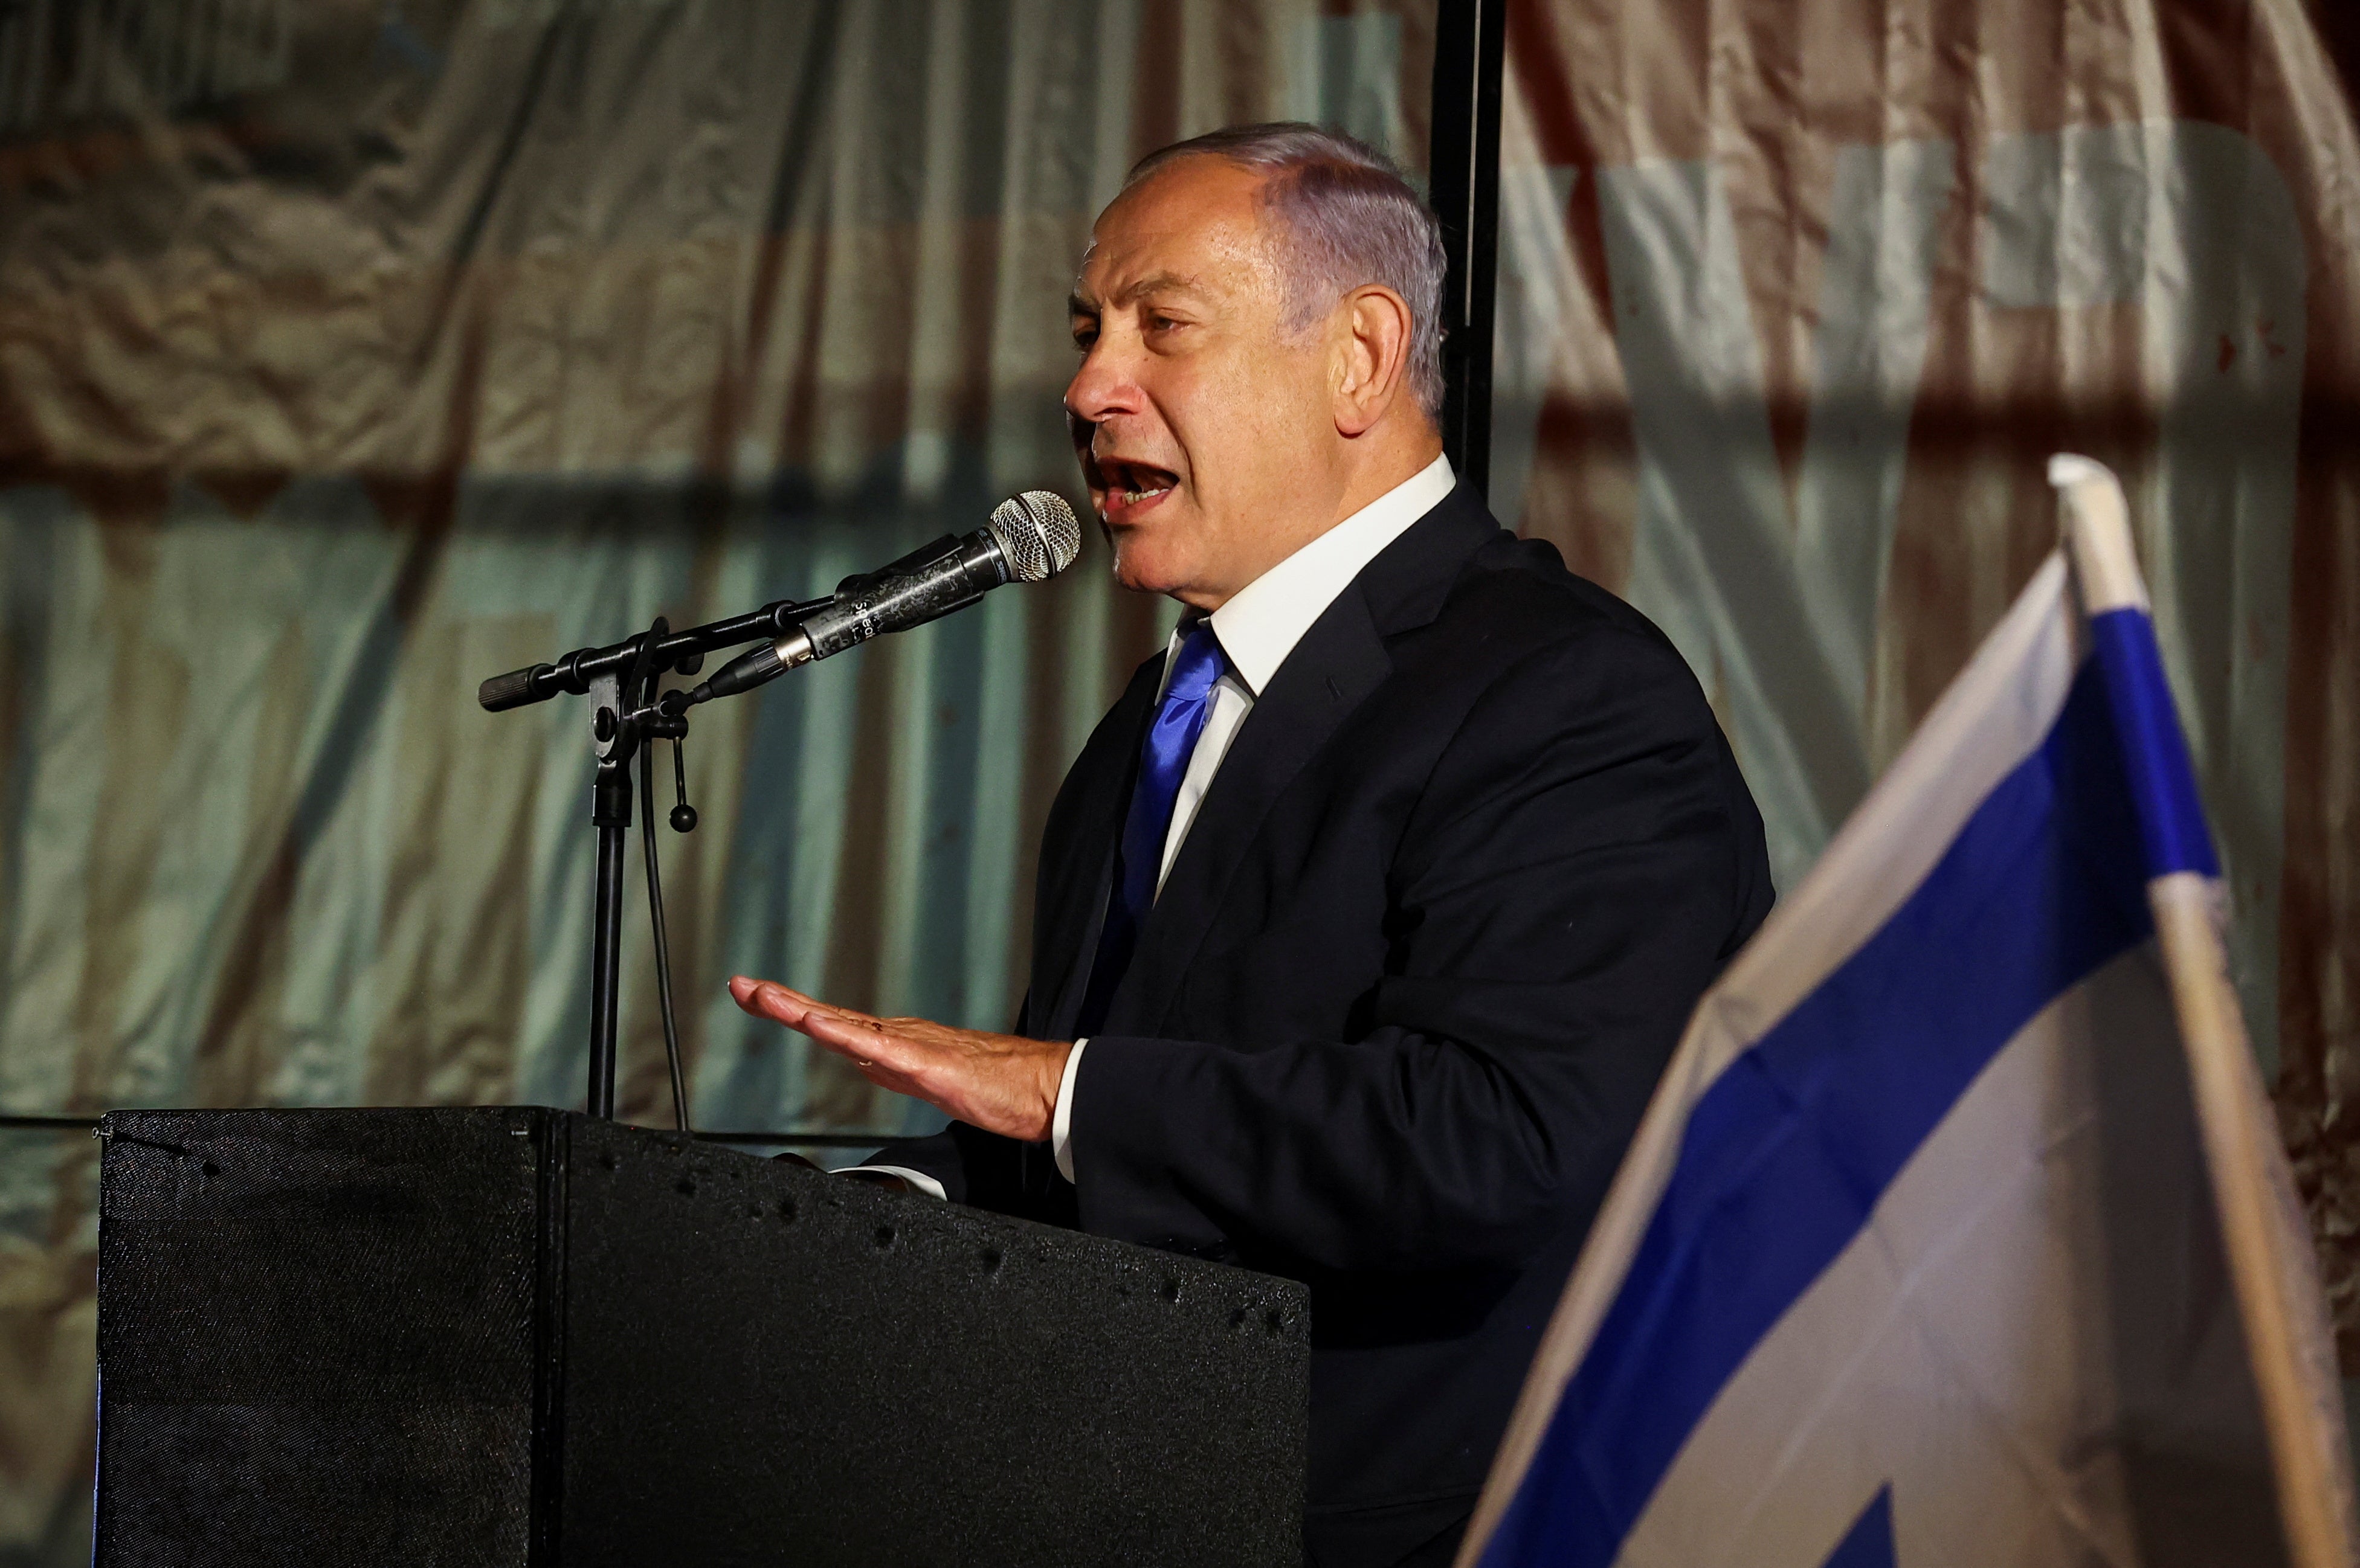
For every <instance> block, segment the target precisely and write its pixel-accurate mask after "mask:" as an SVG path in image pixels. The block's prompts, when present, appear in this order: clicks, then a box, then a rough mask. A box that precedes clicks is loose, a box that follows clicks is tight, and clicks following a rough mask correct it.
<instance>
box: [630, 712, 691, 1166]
mask: <svg viewBox="0 0 2360 1568" xmlns="http://www.w3.org/2000/svg"><path fill="white" fill-rule="evenodd" d="M648 749H649V750H650V751H653V750H654V749H655V743H654V742H653V741H650V742H649V743H648ZM672 749H673V752H674V754H675V755H677V753H678V751H679V749H680V743H679V742H677V741H675V742H673V743H672ZM655 772H656V769H655V758H654V757H640V758H639V844H640V845H641V847H642V848H644V849H645V850H646V851H647V859H648V926H649V929H650V930H651V931H654V933H655V939H656V1007H657V1010H658V1011H659V1012H661V1013H662V1015H663V1037H664V1064H665V1065H666V1066H667V1067H669V1068H671V1069H672V1120H673V1121H675V1122H676V1123H678V1124H679V1126H680V1130H681V1131H683V1132H688V1131H690V1130H692V1129H691V1128H690V1127H689V1125H688V1085H687V1083H686V1081H685V1080H683V1078H682V1076H681V1072H680V1025H679V1024H678V1022H677V1021H675V1020H674V1019H673V1018H672V943H671V942H670V940H669V939H668V938H667V937H666V936H665V934H664V912H663V876H662V874H661V872H659V871H658V870H657V869H656V783H655Z"/></svg>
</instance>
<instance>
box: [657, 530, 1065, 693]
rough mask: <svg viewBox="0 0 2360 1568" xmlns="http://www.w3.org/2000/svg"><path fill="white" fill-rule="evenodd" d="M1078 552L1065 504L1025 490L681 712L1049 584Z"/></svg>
mask: <svg viewBox="0 0 2360 1568" xmlns="http://www.w3.org/2000/svg"><path fill="white" fill-rule="evenodd" d="M1081 551H1082V527H1081V524H1080V523H1079V522H1077V521H1076V519H1075V517H1074V509H1073V507H1071V506H1067V505H1066V504H1065V497H1064V496H1062V495H1055V494H1054V493H1052V492H1050V491H1047V490H1027V491H1026V492H1024V494H1023V495H1015V496H1011V497H1010V498H1009V499H1008V500H1005V501H1002V502H1001V503H1000V505H999V506H997V507H995V508H994V509H993V511H992V514H991V520H990V521H989V523H987V524H985V525H984V526H983V527H982V528H978V529H976V530H975V532H973V533H971V534H967V535H966V536H964V537H963V538H959V539H945V540H944V541H942V542H941V543H940V544H939V545H934V546H929V547H927V548H926V549H924V550H919V551H918V552H917V553H916V554H914V555H909V556H904V557H902V558H901V560H900V561H895V562H893V563H892V564H891V565H890V566H888V567H885V568H884V569H883V570H881V571H880V572H873V573H870V574H869V575H867V576H863V577H851V578H847V579H846V580H845V581H844V582H843V583H840V584H838V585H837V588H836V597H835V598H834V599H833V600H832V601H830V602H829V603H828V604H826V605H825V607H824V608H821V609H817V610H814V611H813V612H812V613H811V614H810V615H805V616H804V617H803V620H802V622H801V624H799V625H797V626H794V627H792V629H790V630H789V631H788V632H787V634H786V635H785V636H783V637H780V638H779V639H778V640H777V641H775V642H769V643H764V644H763V645H762V646H761V647H759V648H755V649H754V650H753V651H752V652H751V653H747V654H741V655H740V656H738V657H737V658H736V659H731V660H730V661H729V662H728V663H727V664H725V665H723V666H722V667H721V668H720V669H719V670H715V671H714V672H713V678H712V679H711V680H709V681H705V682H703V683H702V684H700V685H699V686H697V688H696V689H695V690H694V691H690V692H688V693H687V694H686V700H685V702H683V703H682V704H681V705H682V706H683V707H685V706H689V705H692V704H694V703H697V702H711V701H712V700H713V699H714V698H716V697H734V696H736V695H737V693H738V692H740V691H750V690H752V689H753V688H754V687H757V686H759V685H761V684H762V683H763V682H764V681H775V680H777V679H778V678H779V677H780V676H781V675H783V674H785V673H786V672H787V671H788V670H792V669H794V668H795V667H796V666H797V665H802V664H810V663H812V662H814V660H817V659H825V658H827V657H828V656H829V655H830V654H835V653H842V652H843V651H844V650H845V649H846V648H851V647H853V646H855V645H856V644H859V643H864V642H867V641H868V640H869V638H870V637H881V636H883V635H884V634H885V633H887V632H899V631H907V630H909V629H910V628H911V627H912V626H923V625H925V623H927V622H928V621H931V620H935V619H938V618H940V617H941V616H944V615H949V614H950V613H951V612H952V611H954V610H964V609H966V608H967V606H968V605H969V604H974V603H975V602H976V601H977V600H978V599H980V598H982V597H983V596H984V595H985V594H986V593H989V592H991V590H993V589H994V588H997V587H999V586H1000V584H1001V583H1041V582H1045V581H1047V580H1048V579H1049V578H1052V577H1054V576H1055V575H1056V574H1057V573H1058V572H1063V571H1065V568H1067V567H1068V566H1071V565H1072V564H1073V563H1074V558H1075V557H1076V556H1077V555H1079V554H1080V553H1081ZM665 701H666V702H671V701H672V699H671V698H669V697H668V698H666V699H665Z"/></svg>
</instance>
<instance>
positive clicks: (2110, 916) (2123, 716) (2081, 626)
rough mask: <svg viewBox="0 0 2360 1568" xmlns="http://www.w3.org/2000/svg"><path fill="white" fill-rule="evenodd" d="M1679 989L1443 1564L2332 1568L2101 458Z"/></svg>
mask: <svg viewBox="0 0 2360 1568" xmlns="http://www.w3.org/2000/svg"><path fill="white" fill-rule="evenodd" d="M2050 477H2051V479H2052V481H2053V482H2055V483H2057V484H2058V485H2059V486H2060V488H2061V489H2062V490H2063V492H2064V499H2065V503H2066V506H2065V510H2066V513H2067V528H2066V545H2065V548H2063V549H2062V550H2060V552H2059V553H2058V554H2057V555H2055V556H2054V557H2052V558H2051V559H2050V560H2049V562H2048V563H2047V564H2046V565H2045V566H2043V567H2042V568H2041V570H2040V571H2039V572H2038V573H2037V574H2036V575H2035V576H2034V578H2033V580H2032V582H2031V583H2030V585H2029V586H2028V587H2027V588H2026V589H2025V591H2024V594H2023V596H2022V597H2021V598H2020V599H2019V600H2018V601H2017V602H2016V605H2015V607H2014V608H2013V609H2012V610H2011V611H2010V612H2009V614H2008V615H2007V616H2006V618H2005V620H2004V621H2003V622H2002V623H2001V624H2000V626H1998V627H1997V628H1996V629H1995V630H1994V632H1993V633H1992V635H1991V637H1990V638H1989V640H1988V641H1987V642H1986V643H1985V644H1984V645H1983V648H1982V649H1981V650H1980V651H1978V652H1977V654H1976V655H1975V658H1974V659H1973V660H1972V663H1971V664H1970V665H1969V666H1968V668H1967V670H1965V672H1964V673H1963V674H1961V676H1960V677H1959V679H1958V681H1957V682H1956V684H1955V685H1954V686H1953V687H1952V688H1951V689H1950V691H1949V692H1948V693H1946V694H1945V695H1944V697H1943V698H1942V700H1941V702H1939V704H1938V705H1937V706H1936V707H1935V709H1934V711H1933V712H1932V713H1930V714H1929V715H1928V717H1927V719H1926V722H1925V724H1923V725H1922V727H1921V728H1920V730H1919V733H1918V735H1917V737H1916V739H1915V740H1913V741H1912V743H1911V744H1910V746H1909V748H1908V750H1907V752H1906V753H1905V754H1904V755H1903V756H1902V757H1901V758H1900V759H1899V760H1898V761H1896V763H1895V764H1894V766H1893V768H1892V769H1891V771H1890V773H1889V774H1888V775H1887V777H1886V778H1885V779H1884V780H1883V781H1882V782H1881V783H1880V784H1879V785H1878V786H1877V788H1876V789H1875V790H1874V793H1873V794H1872V795H1871V796H1870V798H1869V799H1868V800H1867V801H1865V802H1864V803H1863V805H1862V806H1861V808H1860V810H1859V811H1857V812H1856V813H1855V814H1854V816H1853V817H1852V821H1850V822H1848V823H1846V824H1845V826H1844V829H1843V831H1842V832H1841V833H1840V834H1839V835H1838V836H1837V838H1836V840H1835V842H1834V843H1833V844H1831V845H1830V847H1829V849H1828V851H1827V854H1826V855H1824V856H1823V857H1822V859H1821V860H1820V863H1819V865H1818V866H1816V867H1815V868H1814V869H1813V871H1812V872H1811V874H1810V876H1809V877H1808V878H1807V879H1806V880H1805V882H1804V883H1803V885H1802V887H1799V888H1798V889H1797V890H1796V892H1795V893H1794V895H1793V896H1792V897H1791V898H1787V899H1786V901H1785V902H1784V903H1782V904H1781V905H1780V906H1779V908H1778V909H1777V910H1776V912H1775V914H1774V915H1773V916H1772V917H1771V919H1770V920H1769V922H1768V923H1767V924H1766V925H1765V927H1764V928H1763V930H1762V931H1761V932H1760V934H1759V935H1758V936H1757V937H1756V938H1755V940H1754V942H1753V943H1752V944H1751V945H1750V946H1748V947H1747V948H1746V950H1745V951H1744V952H1743V953H1741V954H1740V955H1739V956H1738V958H1737V960H1736V962H1735V963H1734V964H1732V965H1731V967H1730V969H1729V971H1728V973H1727V974H1726V975H1724V976H1723V978H1722V980H1721V984H1720V985H1717V986H1715V987H1714V988H1713V990H1712V991H1711V992H1710V993H1709V994H1708V995H1707V996H1706V997H1705V998H1704V1000H1703V1002H1702V1003H1701V1004H1699V1007H1698V1010H1697V1013H1696V1016H1695V1018H1693V1019H1692V1020H1691V1022H1690V1024H1689V1027H1688V1033H1687V1035H1686V1037H1685V1038H1684V1040H1682V1042H1681V1045H1680V1048H1679V1051H1678V1052H1677V1055H1676V1056H1675V1058H1674V1060H1673V1062H1672V1066H1671V1068H1670V1070H1669V1072H1668V1073H1666V1079H1665V1082H1664V1084H1663V1086H1662V1088H1661V1089H1660V1090H1659V1091H1658V1093H1657V1094H1656V1098H1655V1103H1654V1105H1652V1106H1651V1107H1650V1109H1649V1111H1648V1114H1647V1116H1646V1119H1645V1120H1644V1123H1643V1125H1642V1127H1641V1129H1640V1133H1639V1136H1638V1138H1637V1139H1636V1141H1635V1142H1634V1144H1633V1148H1632V1149H1631V1152H1630V1154H1629V1156H1628V1157H1627V1159H1626V1160H1625V1161H1624V1164H1623V1167H1622V1171H1621V1172H1620V1174H1619V1175H1618V1176H1617V1178H1616V1181H1615V1185H1614V1188H1613V1190H1612V1192H1611V1193H1610V1195H1609V1197H1608V1200H1607V1203H1606V1206H1605V1208H1604V1210H1603V1212H1602V1213H1601V1215H1600V1218H1599V1221H1598V1224H1597V1225H1596V1227H1595V1229H1594V1230H1593V1232H1592V1234H1591V1236H1590V1242H1589V1245H1588V1247H1587V1248H1586V1250H1585V1251H1584V1253H1583V1255H1582V1258H1581V1261H1580V1264H1579V1267H1578V1268H1577V1269H1575V1271H1574V1275H1573V1278H1572V1279H1571V1281H1570V1282H1569V1283H1568V1287H1567V1290H1566V1294H1565V1297H1564V1299H1563V1301H1562V1302H1561V1304H1560V1306H1559V1308H1558V1310H1557V1315H1556V1317H1555V1318H1554V1320H1553V1321H1552V1322H1551V1323H1550V1325H1549V1328H1548V1332H1547V1334H1546V1338H1545V1340H1544V1342H1543V1345H1542V1347H1541V1350H1540V1353H1539V1355H1538V1356H1537V1358H1536V1359H1535V1364H1534V1367H1533V1369H1532V1373H1531V1376H1530V1378H1529V1380H1528V1382H1527V1384H1526V1387H1525V1389H1524V1398H1523V1401H1522V1403H1521V1404H1520V1405H1519V1407H1518V1409H1517V1411H1516V1415H1515V1418H1514V1420H1513V1423H1512V1424H1511V1426H1510V1429H1509V1432H1508V1435H1507V1438H1506V1440H1505V1442H1504V1443H1503V1444H1502V1449H1501V1453H1500V1455H1499V1457H1498V1459H1497V1461H1496V1462H1495V1464H1494V1466H1493V1470H1492V1474H1491V1481H1490V1483H1489V1485H1488V1486H1487V1487H1486V1489H1485V1491H1484V1494H1483V1498H1482V1502H1481V1504H1480V1507H1479V1508H1478V1511H1477V1513H1476V1517H1475V1522H1474V1526H1473V1529H1472V1530H1470V1534H1469V1537H1468V1540H1467V1544H1466V1546H1465V1548H1464V1549H1463V1551H1462V1552H1461V1554H1460V1557H1459V1563H1460V1564H1462V1568H1474V1565H1476V1564H1481V1565H1483V1568H1524V1565H1536V1564H1542V1563H1546V1564H1550V1565H1552V1568H1607V1565H1609V1564H1623V1565H1627V1568H1642V1565H1644V1568H1675V1565H1677V1568H1934V1565H1936V1564H1959V1565H1964V1564H1992V1565H2000V1564H2006V1565H2011V1568H2013V1565H2019V1564H2020V1565H2024V1568H2039V1565H2047V1564H2056V1565H2058V1568H2065V1565H2067V1564H2074V1565H2081V1564H2110V1565H2112V1564H2123V1565H2127V1564H2149V1565H2155V1564H2167V1565H2168V1564H2181V1563H2187V1564H2199V1563H2201V1564H2206V1565H2212V1564H2222V1563H2237V1564H2245V1563H2254V1564H2268V1563H2289V1564H2295V1565H2299V1568H2330V1565H2333V1568H2348V1565H2350V1564H2351V1563H2353V1561H2354V1559H2353V1554H2352V1550H2353V1549H2352V1542H2353V1528H2352V1506H2351V1480H2350V1473H2349V1469H2350V1462H2349V1458H2348V1456H2347V1454H2346V1453H2345V1445H2344V1427H2343V1419H2342V1414H2341V1406H2340V1399H2339V1397H2338V1385H2337V1381H2336V1378H2335V1374H2334V1369H2333V1361H2332V1358H2331V1356H2330V1355H2329V1352H2328V1348H2327V1345H2328V1340H2327V1335H2326V1330H2325V1323H2324V1316H2323V1310H2322V1301H2321V1296H2320V1291H2319V1286H2318V1283H2317V1280H2316V1278H2315V1275H2314V1271H2313V1267H2312V1260H2311V1252H2310V1244H2309V1241H2308V1237H2307V1235H2306V1233H2305V1231H2304V1229H2303V1227H2302V1223H2301V1217H2300V1213H2299V1211H2298V1209H2297V1206H2296V1203H2295V1199H2294V1191H2293V1186H2292V1182H2291V1181H2290V1179H2289V1172H2288V1171H2287V1167H2286V1163H2285V1158H2284V1155H2283V1153H2282V1151H2281V1150H2280V1148H2279V1145H2278V1140H2277V1138H2276V1136H2275V1132H2274V1127H2273V1124H2272V1122H2271V1119H2270V1113H2269V1110H2268V1104H2267V1099H2266V1098H2265V1097H2264V1095H2263V1093H2262V1087H2261V1083H2260V1080H2259V1075H2258V1073H2256V1069H2255V1066H2254V1062H2253V1060H2252V1057H2251V1054H2250V1052H2249V1051H2248V1050H2247V1048H2246V1043H2245V1033H2244V1026H2243V1023H2242V1020H2241V1019H2240V1017H2239V1014H2238V1012H2237V1007H2236V1000H2235V996H2234V993H2233V992H2232V991H2231V989H2230V986H2229V984H2228V979H2227V975H2226V970H2225V967H2224V962H2225V961H2224V958H2223V951H2224V950H2223V945H2222V942H2221V939H2220V930H2219V925H2218V920H2219V916H2218V913H2217V911H2218V909H2219V908H2220V900H2219V896H2218V887H2219V884H2218V876H2219V868H2218V866H2217V863H2216V862H2215V860H2214V857H2213V853H2212V844H2211V841H2210V839H2209V837H2208V834H2207V833H2206V829H2205V825H2204V820H2203V815H2202V808H2201V807H2200V805H2199V803H2198V800H2197V795H2196V789H2195V783H2194V778H2193V775H2192V772H2191V768H2190V765H2189V759H2188V754H2187V750H2186V746H2185V745H2184V743H2183V742H2182V740H2181V738H2180V729H2179V725H2178V723H2177V720H2176V718H2175V715H2174V713H2173V709H2172V705H2171V697H2170V692H2169V689H2168V687H2167V686H2166V684H2165V681H2164V674H2163V667H2162V662H2161V659H2160V658H2159V656H2158V651H2157V645H2156V639H2155V631H2154V626H2153V623H2152V622H2151V621H2150V619H2149V617H2148V610H2147V596H2146V591H2145V589H2144V587H2143V586H2142V585H2141V583H2140V580H2139V576H2138V569H2137V564H2136V559H2135V557H2134V555H2133V553H2132V549H2131V543H2130V532H2129V528H2128V525H2127V521H2126V519H2125V514H2124V507H2123V500H2122V492H2121V490H2120V488H2119V487H2118V486H2117V485H2115V483H2114V478H2113V476H2112V475H2111V474H2107V473H2106V471H2105V470H2104V469H2103V468H2101V467H2099V466H2098V465H2097V464H2096V463H2091V462H2089V461H2088V460H2086V459H2079V458H2060V459H2058V460H2056V462H2055V463H2052V464H2051V469H2050Z"/></svg>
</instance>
